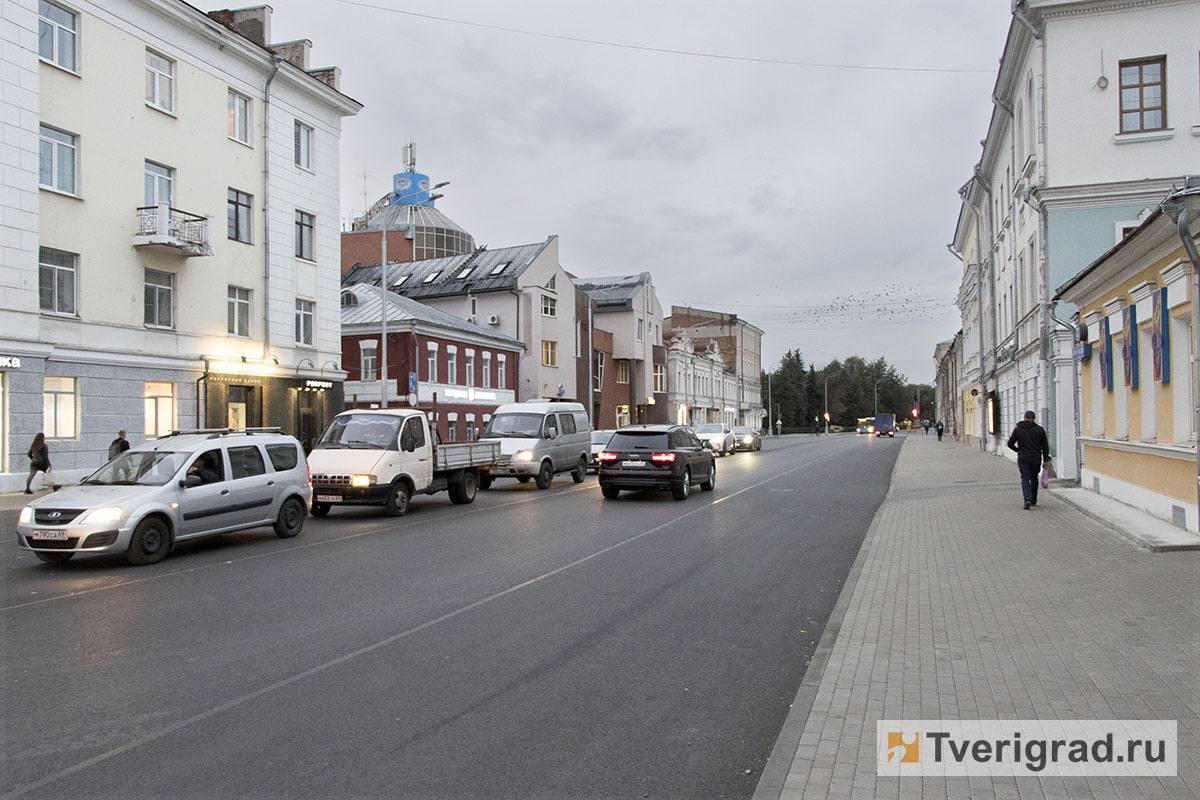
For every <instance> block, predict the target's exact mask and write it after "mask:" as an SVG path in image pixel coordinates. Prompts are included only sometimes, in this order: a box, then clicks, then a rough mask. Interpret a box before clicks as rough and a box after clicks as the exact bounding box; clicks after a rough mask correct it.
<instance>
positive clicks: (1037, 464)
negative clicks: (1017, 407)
mask: <svg viewBox="0 0 1200 800" xmlns="http://www.w3.org/2000/svg"><path fill="white" fill-rule="evenodd" d="M1035 418H1036V415H1035V414H1034V413H1033V412H1032V411H1026V412H1025V419H1023V420H1021V421H1020V422H1018V423H1017V427H1015V428H1013V432H1012V436H1009V437H1008V449H1009V450H1012V451H1014V452H1015V453H1016V454H1017V467H1018V469H1020V470H1021V493H1022V494H1024V495H1025V508H1026V509H1027V510H1028V509H1029V507H1030V506H1036V505H1037V492H1038V473H1039V472H1041V468H1042V466H1043V465H1044V466H1050V440H1049V438H1047V436H1046V429H1045V428H1043V427H1042V426H1041V425H1038V424H1037V423H1036V422H1034V421H1033V420H1034V419H1035Z"/></svg>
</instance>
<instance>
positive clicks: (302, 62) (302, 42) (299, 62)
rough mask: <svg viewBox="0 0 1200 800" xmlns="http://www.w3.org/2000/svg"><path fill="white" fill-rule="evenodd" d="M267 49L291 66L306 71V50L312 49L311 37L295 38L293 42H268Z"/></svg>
mask: <svg viewBox="0 0 1200 800" xmlns="http://www.w3.org/2000/svg"><path fill="white" fill-rule="evenodd" d="M267 49H268V50H270V51H271V52H272V53H275V54H276V55H278V56H279V57H280V58H282V59H283V60H284V61H286V62H288V63H289V64H291V65H292V66H293V67H296V68H298V69H302V70H304V71H305V72H307V71H308V51H309V50H311V49H312V40H311V39H296V40H295V41H293V42H280V43H279V44H269V45H267Z"/></svg>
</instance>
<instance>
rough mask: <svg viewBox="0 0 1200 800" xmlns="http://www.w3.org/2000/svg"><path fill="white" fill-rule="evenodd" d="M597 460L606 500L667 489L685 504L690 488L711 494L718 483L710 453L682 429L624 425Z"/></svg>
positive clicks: (692, 435) (714, 460)
mask: <svg viewBox="0 0 1200 800" xmlns="http://www.w3.org/2000/svg"><path fill="white" fill-rule="evenodd" d="M596 460H597V462H598V463H599V465H600V491H602V492H603V493H604V496H605V497H607V498H609V499H612V498H614V497H616V496H617V495H618V494H620V493H621V490H622V489H670V490H671V494H672V495H674V496H675V499H676V500H686V499H687V497H688V495H689V494H691V492H692V485H693V484H696V483H698V484H700V488H701V489H703V490H704V491H706V492H711V491H712V489H713V486H714V485H715V484H716V481H717V462H716V458H715V457H714V456H713V453H712V451H711V450H709V449H708V448H707V447H705V446H704V445H703V444H701V443H700V440H699V439H697V438H696V434H694V433H692V431H691V429H689V428H685V427H683V426H682V425H626V426H625V427H624V428H621V429H620V430H618V431H617V432H616V433H614V434H613V436H612V439H611V440H610V441H609V443H608V446H607V447H605V448H604V450H603V451H602V452H600V453H599V454H597V456H596Z"/></svg>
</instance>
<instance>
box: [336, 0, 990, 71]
mask: <svg viewBox="0 0 1200 800" xmlns="http://www.w3.org/2000/svg"><path fill="white" fill-rule="evenodd" d="M337 2H339V3H341V4H343V5H347V6H360V7H362V8H370V9H374V10H376V11H388V12H391V13H393V14H403V15H404V16H406V17H418V18H420V19H430V20H434V21H436V22H449V23H451V24H453V25H465V26H468V27H471V28H483V29H484V30H489V31H502V32H504V33H518V34H521V35H522V36H537V37H540V38H543V39H557V40H558V41H562V42H576V43H579V44H594V45H599V46H601V47H618V48H621V49H624V50H642V51H645V52H648V53H665V54H667V55H673V56H691V57H693V58H712V59H717V60H720V61H748V62H751V63H754V64H779V65H782V66H787V67H818V68H823V69H858V70H867V71H873V72H929V73H951V74H960V75H993V74H995V70H994V69H947V68H938V67H877V66H870V65H867V64H830V63H825V62H821V61H788V60H785V59H778V58H753V57H751V56H731V55H725V54H722V53H703V52H700V51H697V50H672V49H669V48H666V47H647V46H645V45H637V44H625V43H623V42H605V41H601V40H599V39H584V38H582V37H578V36H562V35H560V34H556V33H543V32H541V31H527V30H522V29H520V28H506V27H504V26H501V25H487V24H485V23H482V22H471V21H470V20H465V19H452V18H450V17H439V16H435V15H433V14H420V13H417V12H416V11H404V10H401V9H399V8H391V7H388V6H381V5H376V4H374V3H364V2H362V0H337Z"/></svg>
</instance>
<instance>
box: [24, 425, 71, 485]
mask: <svg viewBox="0 0 1200 800" xmlns="http://www.w3.org/2000/svg"><path fill="white" fill-rule="evenodd" d="M27 455H28V456H29V477H28V478H26V479H25V494H33V489H31V488H30V486H31V485H32V483H33V476H34V475H36V474H38V473H39V472H42V473H45V474H46V475H47V476H49V481H50V485H51V488H53V489H54V491H56V492H57V491H58V490H59V489H61V488H62V485H61V484H57V483H54V473H52V472H51V471H50V449H49V448H48V447H46V434H44V433H38V435H37V436H34V437H33V444H31V445H29V453H28V454H27ZM42 480H43V482H44V481H46V480H47V478H43V479H42Z"/></svg>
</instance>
